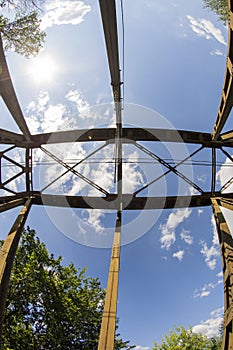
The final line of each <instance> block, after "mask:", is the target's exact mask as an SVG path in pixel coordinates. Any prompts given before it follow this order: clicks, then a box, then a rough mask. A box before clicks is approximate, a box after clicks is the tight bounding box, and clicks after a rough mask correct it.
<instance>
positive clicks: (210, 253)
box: [200, 215, 220, 270]
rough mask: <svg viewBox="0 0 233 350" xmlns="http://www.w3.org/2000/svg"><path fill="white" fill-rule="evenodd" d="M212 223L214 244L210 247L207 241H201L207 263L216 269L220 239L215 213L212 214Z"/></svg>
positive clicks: (202, 252)
mask: <svg viewBox="0 0 233 350" xmlns="http://www.w3.org/2000/svg"><path fill="white" fill-rule="evenodd" d="M211 225H212V228H213V239H212V245H211V246H210V247H208V245H207V243H206V242H204V241H201V246H202V248H201V251H200V252H201V254H202V255H203V256H204V257H205V262H206V265H207V266H208V267H209V268H210V269H211V270H214V269H215V267H216V263H217V260H216V257H218V256H219V255H220V251H219V240H218V233H217V229H216V224H215V219H214V215H211Z"/></svg>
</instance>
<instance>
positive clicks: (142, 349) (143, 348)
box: [134, 345, 150, 350]
mask: <svg viewBox="0 0 233 350" xmlns="http://www.w3.org/2000/svg"><path fill="white" fill-rule="evenodd" d="M134 349H135V350H150V347H149V346H141V345H137V346H136V347H135V348H134Z"/></svg>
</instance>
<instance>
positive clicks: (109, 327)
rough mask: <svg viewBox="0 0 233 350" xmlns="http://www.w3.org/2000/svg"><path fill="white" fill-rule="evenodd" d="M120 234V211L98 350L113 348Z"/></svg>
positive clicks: (111, 349) (110, 349)
mask: <svg viewBox="0 0 233 350" xmlns="http://www.w3.org/2000/svg"><path fill="white" fill-rule="evenodd" d="M120 236H121V213H118V215H117V219H116V229H115V234H114V240H113V246H112V255H111V262H110V267H109V275H108V284H107V290H106V297H105V304H104V311H103V316H102V323H101V330H100V337H99V344H98V350H113V349H114V340H115V328H116V316H117V295H118V280H119V268H120Z"/></svg>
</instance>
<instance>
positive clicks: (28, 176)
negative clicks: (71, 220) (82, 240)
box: [0, 0, 233, 350]
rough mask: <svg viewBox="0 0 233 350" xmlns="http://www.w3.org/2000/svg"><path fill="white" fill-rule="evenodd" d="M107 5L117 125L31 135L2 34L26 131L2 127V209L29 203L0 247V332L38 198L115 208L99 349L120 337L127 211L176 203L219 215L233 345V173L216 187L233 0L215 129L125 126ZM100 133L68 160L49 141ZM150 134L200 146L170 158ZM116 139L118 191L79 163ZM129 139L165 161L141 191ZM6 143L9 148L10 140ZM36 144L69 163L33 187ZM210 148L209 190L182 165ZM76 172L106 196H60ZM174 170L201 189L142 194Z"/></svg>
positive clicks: (103, 1)
mask: <svg viewBox="0 0 233 350" xmlns="http://www.w3.org/2000/svg"><path fill="white" fill-rule="evenodd" d="M99 5H100V13H101V18H102V23H103V31H104V36H105V43H106V50H107V57H108V65H109V72H110V79H111V87H112V94H113V101H114V107H115V127H111V128H99V129H85V130H69V131H59V132H54V133H45V134H38V135H31V133H30V131H29V129H28V126H27V124H26V121H25V119H24V116H23V113H22V110H21V108H20V106H19V102H18V99H17V96H16V93H15V90H14V87H13V84H12V80H11V77H10V73H9V69H8V67H7V62H6V58H5V54H4V50H3V46H2V40H1V37H0V67H1V71H0V93H1V96H2V99H3V101H4V103H5V104H6V106H7V108H8V110H9V112H10V114H11V116H12V117H13V119H14V120H15V122H16V124H17V126H18V128H19V133H15V132H11V131H8V130H4V129H0V144H1V145H2V151H1V152H0V189H1V191H4V195H3V196H2V197H0V212H6V211H7V210H9V209H13V208H17V207H22V210H21V211H20V214H19V216H18V217H17V219H16V221H15V223H14V225H13V226H12V229H11V230H10V233H9V235H8V236H7V238H6V241H5V243H4V244H3V247H2V249H1V251H0V333H1V330H2V322H3V317H4V310H5V301H6V296H7V289H8V284H9V278H10V273H11V269H12V265H13V260H14V256H15V253H16V249H17V245H18V242H19V239H20V235H21V232H22V230H23V227H24V224H25V221H26V219H27V216H28V214H29V211H30V208H31V206H32V205H35V206H37V205H46V206H57V207H63V206H64V203H65V205H66V206H67V205H69V206H70V207H71V208H88V209H92V210H95V209H103V210H115V212H116V225H115V233H114V238H113V246H112V255H111V260H110V268H109V276H108V284H107V290H106V300H105V305H104V311H103V318H102V325H101V331H100V338H99V344H98V350H113V349H114V340H115V328H116V317H117V295H118V280H119V270H120V246H121V226H122V216H123V214H125V215H126V214H127V212H128V211H129V210H140V211H141V210H152V209H154V210H156V209H168V208H169V209H171V208H186V207H198V206H202V207H203V206H212V208H213V213H214V216H215V220H216V225H217V231H218V236H219V242H220V250H221V254H222V261H223V272H224V305H225V311H224V337H223V347H222V349H223V350H230V349H233V337H232V329H233V299H232V295H233V291H232V285H233V240H232V236H231V232H230V229H229V227H228V225H227V223H226V220H225V218H224V215H223V213H222V209H221V208H222V207H224V208H227V209H230V210H233V193H232V192H229V193H226V192H225V190H226V189H228V190H229V187H230V186H231V185H232V184H233V176H232V178H230V179H229V180H228V181H227V182H226V183H225V184H223V185H222V187H221V188H220V189H219V190H217V189H216V187H217V182H216V178H217V166H218V163H217V152H220V153H222V154H223V155H224V156H226V157H227V158H228V160H229V161H230V163H231V165H232V164H233V157H232V148H233V130H229V131H224V133H222V130H223V128H224V126H225V124H226V121H227V119H228V117H229V115H230V111H231V108H232V105H233V79H232V75H233V66H232V62H233V32H232V31H233V12H232V9H233V0H229V1H228V5H229V38H228V58H227V67H226V75H225V81H224V86H223V90H222V96H221V101H220V107H219V110H218V114H217V118H216V122H215V125H214V129H213V132H212V134H211V133H203V132H194V131H187V130H170V129H156V128H146V129H143V128H123V127H122V93H121V87H122V79H121V70H120V60H119V49H118V29H117V15H116V14H117V11H116V4H115V0H99ZM96 141H100V142H102V143H100V146H99V147H98V148H96V149H95V150H93V151H92V152H90V153H89V154H88V155H87V156H85V157H84V158H82V159H80V160H78V161H77V162H76V163H75V164H74V165H72V166H71V165H69V164H68V163H66V161H64V160H63V159H60V158H59V157H58V156H57V155H55V154H53V153H52V152H51V150H50V149H48V147H46V145H47V144H61V143H74V142H86V143H93V142H96ZM145 141H146V142H154V143H173V144H176V143H185V144H192V145H196V150H194V151H192V153H190V154H188V155H187V156H186V157H185V158H184V159H181V160H179V161H178V162H177V163H175V164H170V163H169V162H168V161H166V160H164V159H162V158H161V157H159V156H158V155H157V154H155V153H154V152H152V151H151V150H150V149H148V148H147V147H146V146H145ZM109 144H112V145H114V146H115V147H114V149H115V153H114V154H115V155H114V157H115V174H114V175H115V176H114V180H115V183H116V193H110V192H109V191H107V190H106V189H104V188H103V187H101V186H100V185H98V184H97V181H95V180H93V179H89V178H88V177H87V176H86V175H84V174H83V173H82V172H80V171H78V166H79V165H80V164H84V162H85V161H86V160H88V159H90V158H91V157H92V156H93V155H95V154H97V153H98V152H100V151H101V150H102V149H104V147H106V146H108V145H109ZM125 144H131V145H132V146H134V147H136V148H139V149H140V152H142V153H144V154H146V156H147V157H149V158H150V159H152V160H153V161H155V162H157V163H158V164H160V166H161V167H163V168H164V172H163V174H161V175H157V174H156V173H155V175H154V179H152V180H150V181H149V182H148V183H146V184H145V185H143V186H142V187H141V188H139V189H138V190H137V191H135V192H134V193H122V180H123V174H122V168H123V157H122V149H123V146H124V145H125ZM4 147H5V148H4ZM19 148H20V149H21V153H24V157H23V161H22V162H19V161H17V160H16V159H15V158H14V151H15V150H16V149H19ZM34 149H40V150H41V151H42V152H44V153H45V154H46V156H48V157H49V158H51V159H52V161H54V162H56V163H57V164H59V165H60V166H61V167H64V172H63V173H61V174H59V175H58V176H57V177H55V178H54V179H53V180H51V182H50V183H48V184H46V185H45V186H44V187H43V188H40V189H36V190H35V189H34V188H33V159H32V154H33V150H34ZM204 149H209V150H210V152H209V153H211V172H212V180H211V183H210V188H209V190H208V191H206V190H205V191H204V190H203V189H202V188H201V187H200V186H199V185H197V184H196V183H195V182H194V181H193V179H190V178H188V177H187V176H186V175H185V174H183V173H182V172H181V171H180V169H179V167H180V166H181V165H183V164H185V162H187V161H188V160H189V161H191V160H192V157H194V156H195V155H196V154H198V153H199V152H202V151H203V150H204ZM4 162H8V163H9V164H11V166H14V167H15V168H16V169H17V171H16V172H15V173H14V175H12V176H8V177H7V178H6V177H4V176H3V163H4ZM67 174H72V175H73V176H74V175H75V176H77V177H79V178H80V179H81V180H82V181H84V182H85V183H87V184H88V186H91V187H93V188H94V189H95V190H97V191H98V192H99V196H86V197H85V196H81V195H80V196H68V195H64V196H60V195H55V194H53V193H48V191H52V190H51V188H52V185H54V184H55V183H56V181H58V180H61V179H62V177H63V176H65V175H67ZM168 174H169V175H171V174H173V176H177V177H178V178H179V180H181V181H184V182H186V183H187V184H188V185H189V186H190V187H191V188H192V189H193V190H195V191H196V192H195V193H197V192H198V194H193V195H190V196H189V195H180V196H164V197H158V196H153V197H152V196H150V197H149V196H140V195H141V194H143V191H144V190H145V189H147V188H148V187H149V186H151V185H152V184H154V183H156V182H158V181H159V180H161V178H162V177H165V176H167V175H168ZM19 178H20V179H23V181H21V183H22V182H23V183H24V188H23V189H22V191H21V192H19V191H17V190H15V189H14V188H13V189H12V187H11V186H10V185H11V184H12V183H13V182H14V181H15V180H18V179H19Z"/></svg>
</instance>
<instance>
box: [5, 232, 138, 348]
mask: <svg viewBox="0 0 233 350" xmlns="http://www.w3.org/2000/svg"><path fill="white" fill-rule="evenodd" d="M61 263H62V258H61V257H58V258H57V259H56V258H55V257H54V256H53V255H50V254H49V253H48V251H47V249H46V247H45V245H44V244H43V243H41V242H40V240H39V239H38V238H36V236H35V231H34V230H30V229H29V228H28V229H27V231H25V232H24V233H23V235H22V239H21V242H20V245H19V248H18V250H17V254H16V259H15V263H14V267H13V270H12V275H11V280H10V286H9V294H8V299H7V310H6V315H5V320H4V326H3V349H5V350H7V349H8V350H10V349H15V345H16V344H17V349H27V350H32V349H33V350H34V349H37V350H40V349H46V350H47V349H62V350H68V349H69V350H72V349H75V350H76V349H80V350H82V349H87V350H88V349H90V350H95V349H97V344H98V338H99V331H100V324H101V318H102V311H103V310H102V309H103V300H104V298H105V292H104V290H103V289H101V287H100V282H99V280H98V279H96V278H91V277H86V276H85V269H82V270H77V269H76V268H75V267H74V265H73V264H70V265H68V266H63V265H62V264H61ZM118 349H131V347H130V346H129V343H128V342H123V341H122V339H120V338H118V340H117V342H116V350H118Z"/></svg>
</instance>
